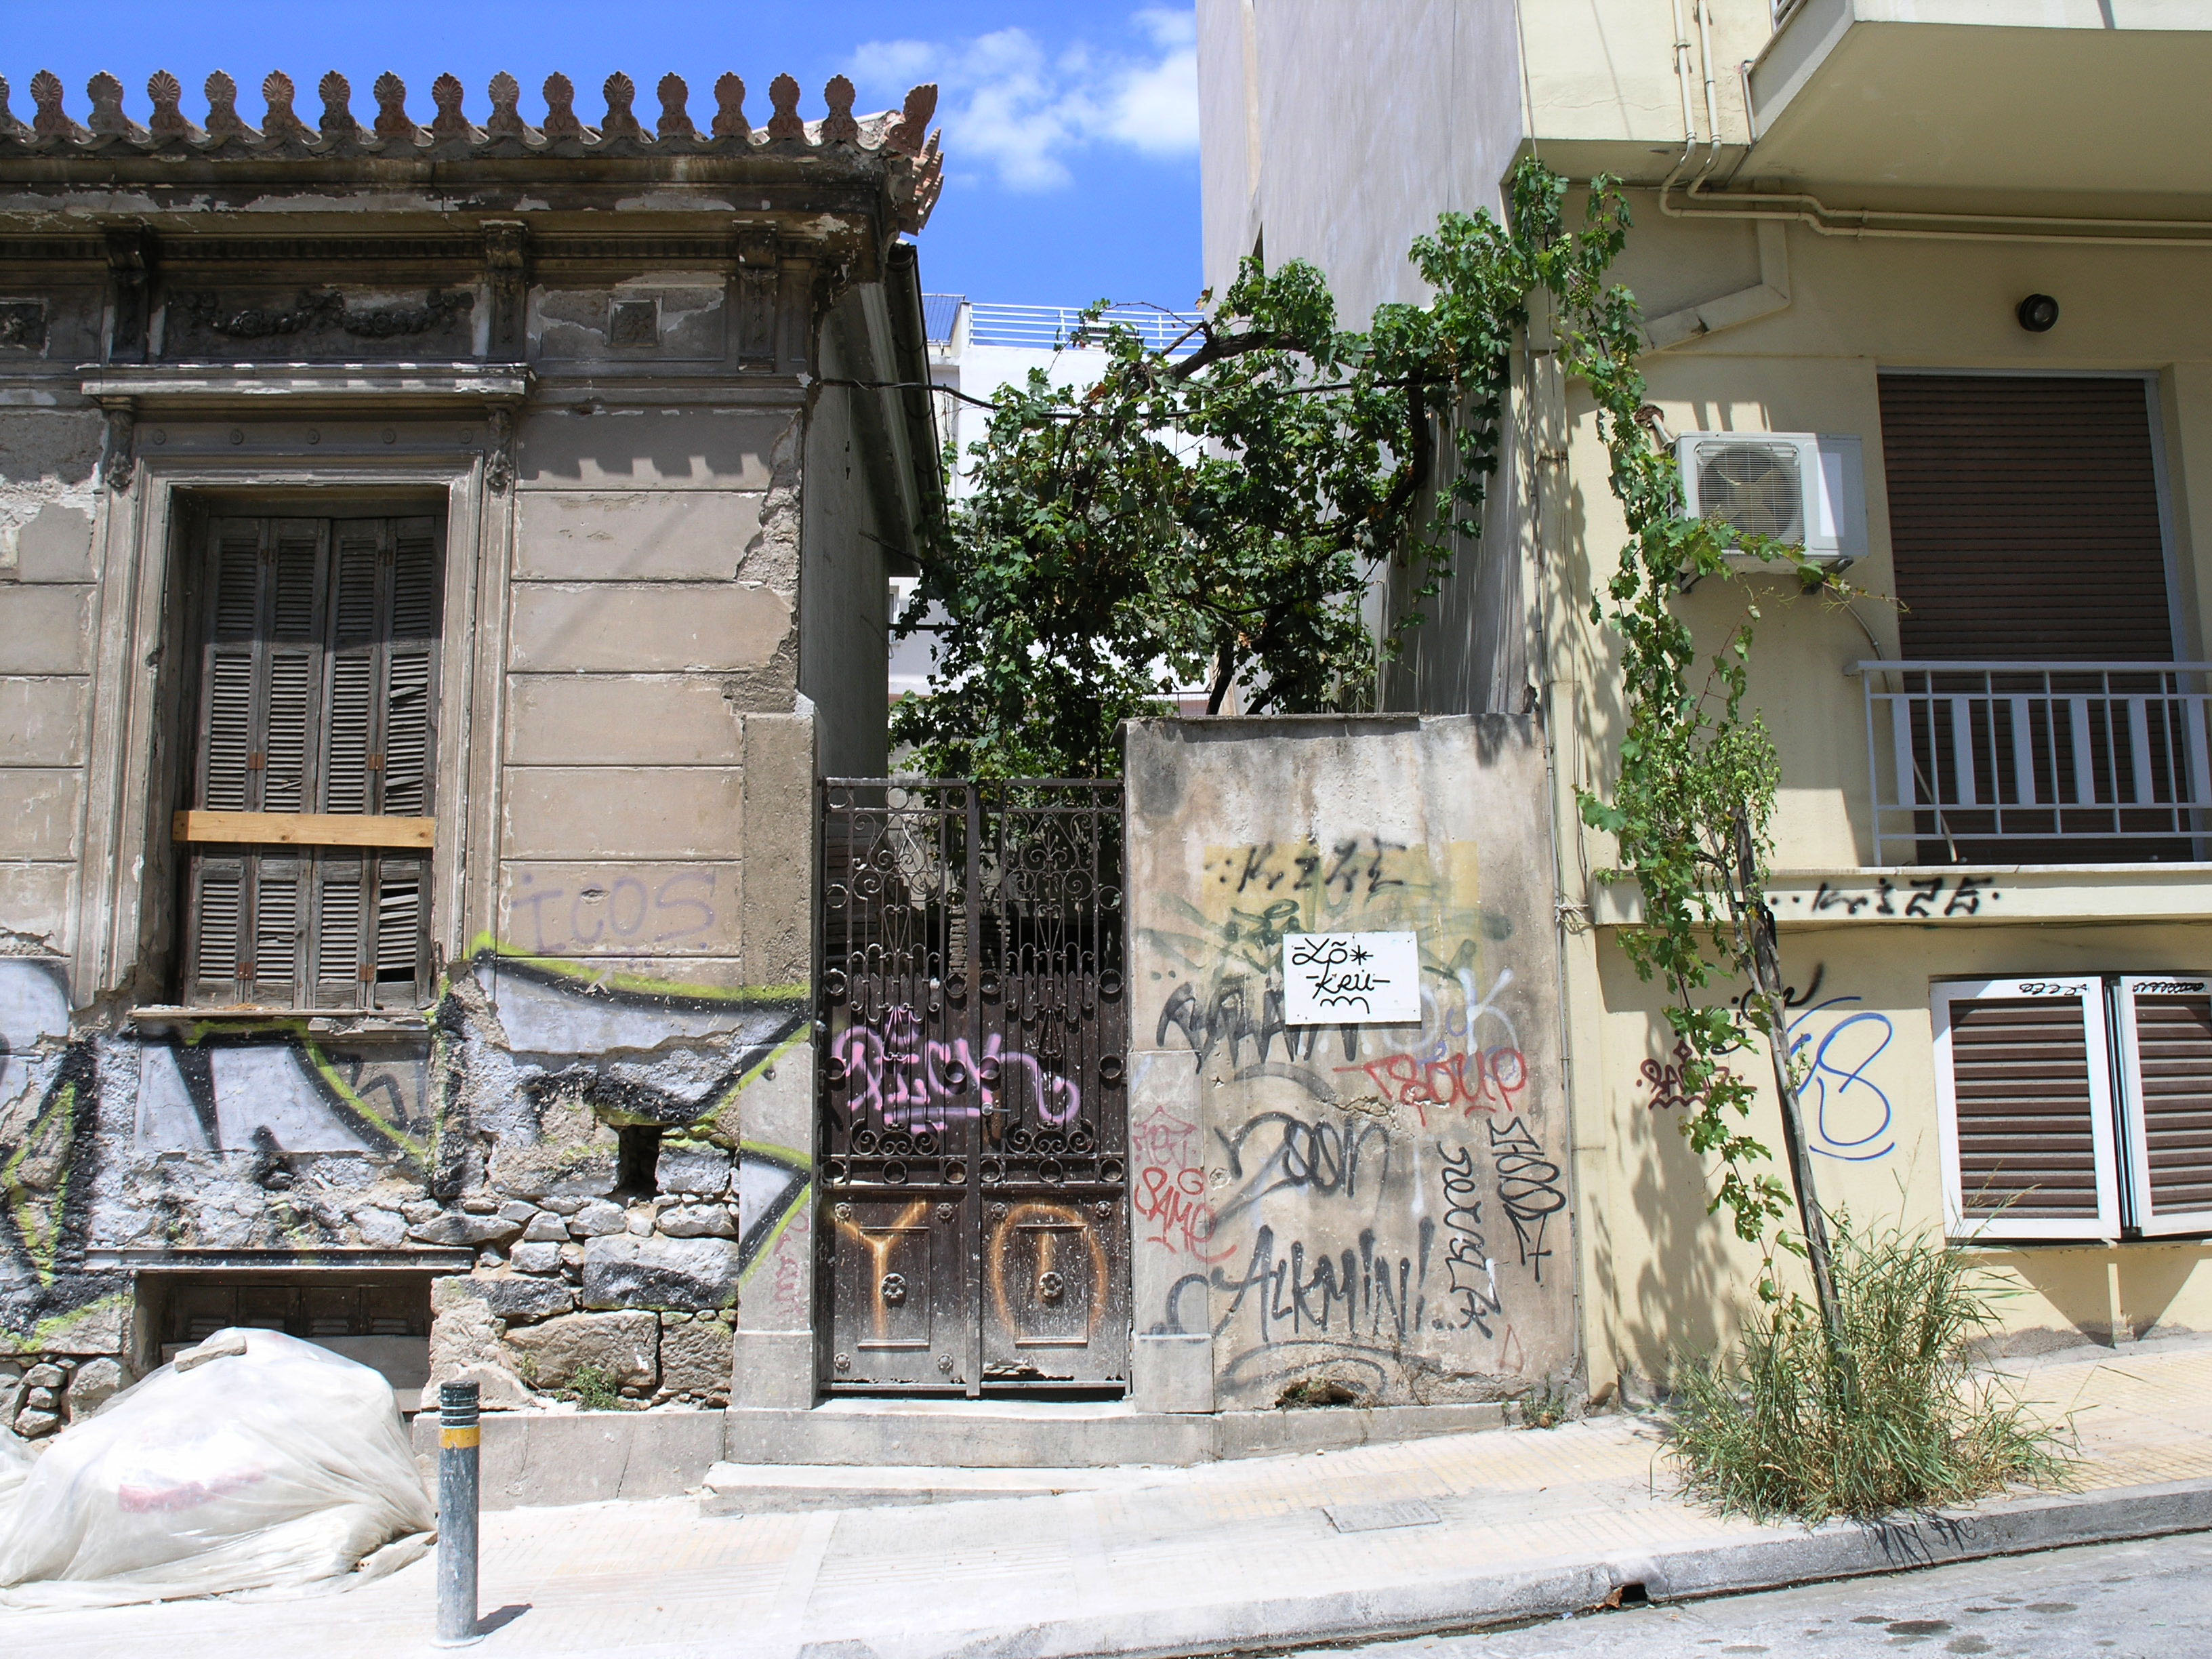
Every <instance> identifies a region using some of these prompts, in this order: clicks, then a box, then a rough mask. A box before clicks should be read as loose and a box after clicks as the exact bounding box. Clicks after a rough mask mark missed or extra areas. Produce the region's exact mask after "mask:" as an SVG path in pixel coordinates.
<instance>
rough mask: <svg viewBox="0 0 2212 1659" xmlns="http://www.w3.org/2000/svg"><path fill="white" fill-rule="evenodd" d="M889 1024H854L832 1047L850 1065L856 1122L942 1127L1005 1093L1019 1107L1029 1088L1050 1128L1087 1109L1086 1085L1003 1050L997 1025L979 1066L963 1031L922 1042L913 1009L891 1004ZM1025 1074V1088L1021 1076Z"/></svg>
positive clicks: (849, 1097) (912, 1128)
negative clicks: (880, 1026)
mask: <svg viewBox="0 0 2212 1659" xmlns="http://www.w3.org/2000/svg"><path fill="white" fill-rule="evenodd" d="M883 1024H884V1029H883V1030H881V1031H880V1032H878V1031H876V1030H871V1029H870V1028H869V1027H867V1026H865V1025H854V1026H850V1027H848V1029H846V1030H842V1031H840V1032H839V1033H838V1034H837V1036H836V1040H835V1041H833V1042H831V1043H830V1045H829V1053H830V1055H831V1057H832V1058H833V1059H835V1060H836V1061H837V1063H838V1064H839V1065H840V1066H843V1067H844V1071H845V1076H846V1079H847V1081H848V1091H847V1094H846V1110H847V1112H848V1115H850V1116H851V1118H852V1120H853V1121H854V1122H856V1123H857V1122H860V1121H864V1120H866V1119H867V1118H869V1117H871V1116H872V1117H873V1118H874V1119H875V1120H876V1121H878V1123H880V1124H881V1125H882V1126H883V1127H884V1128H886V1129H902V1130H906V1131H908V1132H910V1133H943V1132H944V1130H945V1126H946V1125H947V1124H949V1123H951V1122H952V1121H954V1120H956V1119H960V1118H972V1117H979V1116H981V1115H982V1114H983V1113H984V1112H986V1111H987V1110H988V1109H991V1108H992V1107H993V1106H994V1105H996V1104H997V1103H999V1101H1000V1098H1001V1097H1005V1098H1006V1101H1007V1103H1008V1104H1009V1105H1014V1104H1016V1103H1019V1102H1022V1099H1023V1096H1024V1093H1025V1094H1026V1096H1027V1099H1026V1105H1027V1107H1028V1108H1029V1109H1030V1111H1031V1112H1033V1113H1034V1115H1035V1118H1036V1121H1037V1122H1039V1123H1041V1124H1043V1125H1046V1126H1047V1127H1052V1128H1064V1127H1066V1126H1067V1125H1069V1124H1071V1123H1073V1122H1074V1121H1076V1119H1077V1117H1078V1116H1079V1115H1081V1113H1082V1110H1083V1091H1081V1090H1080V1089H1079V1088H1077V1087H1076V1085H1075V1083H1074V1081H1073V1079H1069V1078H1065V1077H1061V1076H1060V1075H1058V1074H1057V1073H1054V1072H1052V1071H1051V1070H1049V1069H1048V1067H1046V1066H1044V1065H1043V1064H1042V1062H1040V1061H1039V1060H1037V1059H1036V1056H1034V1055H1032V1054H1024V1053H1022V1052H1021V1051H1020V1050H1018V1049H1009V1048H1004V1047H1003V1046H1002V1044H1001V1041H1000V1036H999V1034H998V1033H997V1032H996V1031H994V1032H992V1033H991V1035H990V1036H988V1037H987V1038H986V1039H985V1040H984V1042H983V1058H982V1061H981V1065H980V1066H979V1065H978V1064H977V1062H976V1060H975V1057H974V1055H973V1054H972V1052H971V1051H970V1049H969V1044H968V1039H967V1038H965V1037H960V1038H957V1039H956V1040H955V1041H953V1042H934V1041H932V1042H923V1041H922V1040H921V1020H920V1019H919V1018H917V1017H916V1016H915V1012H914V1011H913V1010H912V1009H910V1008H905V1007H898V1008H893V1009H891V1010H890V1012H889V1013H888V1014H887V1015H886V1016H885V1017H884V1022H883ZM1022 1077H1025V1078H1026V1079H1027V1088H1026V1090H1025V1091H1024V1088H1023V1087H1022V1085H1020V1084H1018V1082H1017V1081H1016V1079H1018V1078H1022ZM971 1080H972V1082H973V1084H974V1085H975V1086H973V1087H971V1086H970V1084H971ZM994 1083H995V1085H996V1087H994V1086H993V1085H994Z"/></svg>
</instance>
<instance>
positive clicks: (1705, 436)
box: [1674, 432, 1866, 569]
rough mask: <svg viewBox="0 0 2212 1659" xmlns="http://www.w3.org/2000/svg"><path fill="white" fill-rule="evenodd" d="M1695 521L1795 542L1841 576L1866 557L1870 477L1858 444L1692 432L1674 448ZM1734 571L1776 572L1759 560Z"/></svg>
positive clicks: (1737, 558)
mask: <svg viewBox="0 0 2212 1659" xmlns="http://www.w3.org/2000/svg"><path fill="white" fill-rule="evenodd" d="M1674 456H1675V459H1676V460H1678V461H1679V462H1680V464H1681V468H1682V496H1683V501H1684V505H1685V506H1686V507H1687V508H1688V509H1689V513H1690V516H1691V517H1692V518H1697V519H1717V520H1720V521H1721V522H1722V523H1723V524H1726V525H1730V526H1734V527H1735V529H1737V530H1740V531H1742V532H1746V533H1747V534H1749V535H1754V536H1767V537H1771V538H1773V539H1774V540H1776V541H1778V542H1793V543H1795V544H1797V545H1798V546H1800V547H1802V548H1803V549H1804V550H1805V553H1806V556H1808V558H1813V559H1817V560H1819V561H1820V562H1822V563H1823V564H1832V565H1834V566H1836V567H1837V568H1838V569H1840V568H1843V567H1844V565H1847V564H1849V563H1850V562H1851V561H1853V560H1854V559H1857V558H1860V557H1862V556H1864V554H1865V552H1866V477H1865V467H1864V462H1863V459H1862V456H1861V453H1860V449H1859V441H1858V439H1857V437H1856V436H1855V435H1850V434H1842V435H1835V436H1824V435H1819V434H1815V433H1811V432H1686V433H1684V434H1683V435H1681V436H1680V438H1677V439H1676V440H1675V441H1674ZM1729 563H1731V564H1734V565H1736V566H1738V567H1739V568H1752V569H1762V568H1771V567H1769V566H1768V565H1767V564H1766V563H1765V561H1764V560H1761V559H1759V558H1758V557H1757V556H1754V555H1752V554H1738V555H1733V556H1730V558H1729Z"/></svg>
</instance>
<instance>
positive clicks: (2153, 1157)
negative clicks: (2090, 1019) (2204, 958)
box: [2113, 974, 2212, 1235]
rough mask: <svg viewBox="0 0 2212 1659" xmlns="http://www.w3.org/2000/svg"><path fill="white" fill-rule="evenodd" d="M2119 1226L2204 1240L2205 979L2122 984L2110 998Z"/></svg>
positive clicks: (2208, 1099)
mask: <svg viewBox="0 0 2212 1659" xmlns="http://www.w3.org/2000/svg"><path fill="white" fill-rule="evenodd" d="M2113 1015H2114V1024H2115V1026H2116V1028H2117V1030H2118V1036H2119V1039H2120V1041H2119V1050H2120V1055H2121V1065H2120V1089H2121V1096H2122V1104H2123V1114H2122V1118H2121V1130H2122V1133H2123V1136H2124V1140H2125V1143H2126V1144H2125V1148H2124V1159H2123V1162H2124V1165H2125V1167H2126V1173H2127V1176H2128V1180H2127V1182H2126V1186H2125V1191H2124V1204H2125V1211H2126V1215H2125V1219H2126V1222H2127V1224H2128V1225H2130V1226H2131V1227H2134V1228H2136V1230H2138V1231H2142V1232H2143V1233H2145V1234H2151V1235H2156V1234H2163V1233H2184V1232H2187V1233H2194V1232H2208V1231H2212V978H2204V977H2199V976H2196V975H2147V974H2130V975H2124V976H2123V977H2122V978H2120V979H2119V980H2118V981H2116V982H2115V984H2114V987H2113Z"/></svg>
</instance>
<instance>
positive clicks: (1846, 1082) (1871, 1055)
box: [1789, 997, 1897, 1164]
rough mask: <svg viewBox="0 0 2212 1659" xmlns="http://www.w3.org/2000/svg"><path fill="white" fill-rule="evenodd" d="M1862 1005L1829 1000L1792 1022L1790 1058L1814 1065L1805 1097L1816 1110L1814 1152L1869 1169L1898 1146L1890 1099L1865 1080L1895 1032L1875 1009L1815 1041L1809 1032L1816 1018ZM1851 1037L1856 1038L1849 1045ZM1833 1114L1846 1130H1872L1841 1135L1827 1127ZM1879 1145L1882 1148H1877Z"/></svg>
mask: <svg viewBox="0 0 2212 1659" xmlns="http://www.w3.org/2000/svg"><path fill="white" fill-rule="evenodd" d="M1860 1000H1862V999H1860V998H1858V997H1830V998H1829V999H1828V1000H1826V1002H1821V1003H1816V1004H1815V1005H1814V1006H1812V1007H1810V1008H1808V1009H1807V1010H1805V1012H1803V1013H1802V1014H1800V1015H1798V1016H1797V1018H1795V1019H1793V1020H1792V1021H1790V1030H1789V1041H1790V1058H1791V1059H1793V1060H1809V1062H1810V1063H1809V1069H1808V1071H1807V1072H1806V1074H1805V1082H1804V1086H1803V1091H1802V1092H1803V1097H1804V1099H1805V1102H1806V1103H1807V1104H1808V1105H1809V1106H1810V1107H1811V1108H1812V1112H1811V1114H1810V1115H1811V1117H1812V1120H1813V1150H1814V1152H1820V1153H1824V1154H1826V1156H1827V1157H1829V1158H1842V1159H1844V1160H1845V1161H1846V1162H1849V1163H1852V1164H1868V1163H1871V1162H1873V1161H1874V1160H1875V1158H1887V1157H1888V1156H1889V1154H1890V1153H1891V1152H1894V1151H1895V1150H1896V1149H1897V1142H1896V1140H1895V1139H1890V1138H1887V1137H1888V1136H1889V1126H1890V1121H1891V1118H1892V1115H1893V1113H1892V1110H1891V1107H1890V1103H1889V1097H1888V1096H1887V1095H1886V1094H1884V1093H1883V1092H1882V1091H1881V1085H1879V1084H1877V1083H1875V1081H1874V1079H1871V1078H1869V1076H1867V1074H1866V1073H1867V1068H1868V1067H1869V1066H1872V1065H1873V1064H1874V1063H1875V1060H1878V1059H1880V1058H1881V1054H1882V1051H1883V1050H1884V1049H1886V1048H1888V1047H1889V1045H1890V1041H1891V1039H1892V1038H1893V1036H1895V1035H1896V1033H1895V1032H1894V1031H1893V1030H1892V1029H1891V1026H1890V1023H1889V1016H1888V1015H1887V1014H1884V1013H1880V1012H1876V1011H1875V1010H1874V1009H1871V1008H1862V1009H1860V1010H1859V1011H1858V1012H1857V1013H1852V1014H1846V1015H1844V1016H1843V1017H1842V1018H1839V1019H1838V1020H1837V1021H1836V1023H1835V1024H1833V1025H1832V1026H1830V1027H1829V1029H1828V1030H1827V1032H1826V1035H1824V1036H1820V1037H1819V1038H1818V1040H1817V1041H1816V1040H1815V1036H1814V1032H1812V1031H1810V1030H1807V1029H1806V1027H1807V1023H1808V1021H1810V1020H1812V1019H1813V1018H1814V1017H1815V1016H1816V1015H1820V1014H1825V1013H1827V1012H1829V1011H1830V1010H1832V1009H1837V1008H1842V1007H1844V1006H1846V1005H1848V1004H1852V1003H1857V1002H1858V1001H1860ZM1849 1034H1855V1035H1850V1041H1849V1042H1845V1041H1844V1038H1845V1036H1847V1035H1849ZM1869 1042H1871V1043H1872V1044H1873V1045H1874V1046H1873V1047H1872V1048H1866V1052H1865V1053H1864V1054H1858V1053H1857V1051H1858V1050H1859V1049H1860V1048H1865V1045H1866V1044H1868V1043H1869ZM1839 1044H1840V1045H1841V1046H1840V1047H1838V1045H1839ZM1808 1050H1809V1051H1810V1052H1809V1055H1808ZM1855 1054H1856V1055H1857V1059H1856V1060H1854V1059H1853V1056H1854V1055H1855ZM1831 1055H1833V1058H1831ZM1831 1109H1834V1110H1835V1111H1836V1112H1837V1113H1838V1115H1841V1116H1843V1117H1844V1120H1845V1123H1844V1127H1858V1125H1859V1124H1861V1123H1864V1124H1866V1125H1868V1127H1867V1129H1866V1133H1863V1134H1861V1135H1857V1136H1854V1137H1850V1138H1846V1137H1845V1136H1844V1135H1841V1134H1838V1133H1836V1132H1835V1130H1834V1129H1832V1128H1831V1127H1829V1123H1828V1115H1829V1112H1830V1110H1831ZM1876 1141H1880V1142H1881V1145H1880V1146H1875V1145H1874V1143H1875V1142H1876ZM1869 1148H1870V1149H1871V1150H1869Z"/></svg>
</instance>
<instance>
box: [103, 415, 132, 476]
mask: <svg viewBox="0 0 2212 1659" xmlns="http://www.w3.org/2000/svg"><path fill="white" fill-rule="evenodd" d="M137 427H138V421H137V416H136V415H134V414H133V413H132V412H131V405H130V404H127V403H126V404H109V405H108V406H107V448H106V453H104V454H103V455H101V457H100V481H101V482H102V483H105V484H106V486H107V487H108V488H109V489H112V490H113V491H114V492H115V493H116V494H117V495H121V494H123V493H124V491H125V490H127V489H130V488H131V475H132V474H133V473H135V472H136V471H137V468H138V457H137Z"/></svg>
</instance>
